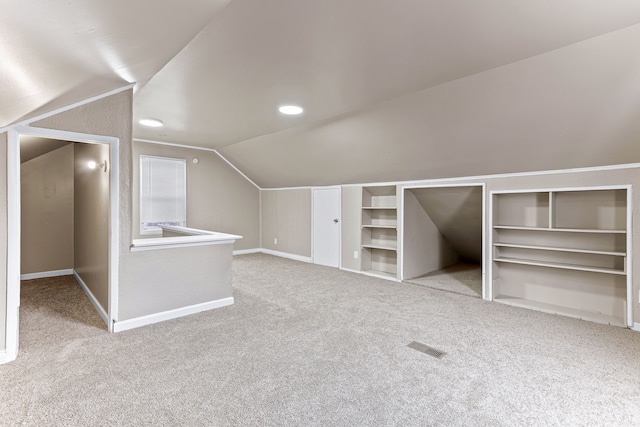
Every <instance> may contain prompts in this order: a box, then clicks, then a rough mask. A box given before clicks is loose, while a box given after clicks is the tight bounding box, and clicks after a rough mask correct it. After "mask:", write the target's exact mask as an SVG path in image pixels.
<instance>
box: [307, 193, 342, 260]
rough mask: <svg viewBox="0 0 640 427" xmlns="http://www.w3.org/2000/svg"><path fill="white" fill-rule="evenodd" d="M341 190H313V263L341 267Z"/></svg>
mask: <svg viewBox="0 0 640 427" xmlns="http://www.w3.org/2000/svg"><path fill="white" fill-rule="evenodd" d="M341 198H342V197H341V190H340V188H339V187H335V188H315V189H313V262H314V264H319V265H326V266H328V267H335V268H338V267H340V242H341V234H342V233H341V227H342V223H341V221H342V219H341V217H342V213H341V203H342V202H341Z"/></svg>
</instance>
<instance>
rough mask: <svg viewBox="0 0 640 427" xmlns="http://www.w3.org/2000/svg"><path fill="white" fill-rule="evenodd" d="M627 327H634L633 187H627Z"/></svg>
mask: <svg viewBox="0 0 640 427" xmlns="http://www.w3.org/2000/svg"><path fill="white" fill-rule="evenodd" d="M626 188H627V257H626V259H625V263H626V265H625V271H626V273H627V325H629V326H633V262H632V260H633V230H632V228H633V186H632V185H627V186H626Z"/></svg>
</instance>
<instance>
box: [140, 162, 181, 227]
mask: <svg viewBox="0 0 640 427" xmlns="http://www.w3.org/2000/svg"><path fill="white" fill-rule="evenodd" d="M186 174H187V168H186V161H185V160H184V159H170V158H165V157H154V156H140V221H141V223H142V229H143V230H145V229H148V228H151V227H155V226H157V225H178V226H186V222H187V186H186V181H187V180H186Z"/></svg>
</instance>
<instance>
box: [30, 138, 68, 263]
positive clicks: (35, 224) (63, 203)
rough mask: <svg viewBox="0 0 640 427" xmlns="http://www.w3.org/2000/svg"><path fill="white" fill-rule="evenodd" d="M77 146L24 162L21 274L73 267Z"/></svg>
mask: <svg viewBox="0 0 640 427" xmlns="http://www.w3.org/2000/svg"><path fill="white" fill-rule="evenodd" d="M73 146H74V144H68V145H66V146H64V147H62V148H59V149H57V150H54V151H51V152H49V153H46V154H44V155H42V156H39V157H36V158H34V159H32V160H29V161H27V162H24V163H22V164H21V165H20V203H21V227H20V231H21V236H20V237H21V240H20V273H21V274H29V273H40V272H45V271H55V270H67V269H72V268H73V266H74V265H73Z"/></svg>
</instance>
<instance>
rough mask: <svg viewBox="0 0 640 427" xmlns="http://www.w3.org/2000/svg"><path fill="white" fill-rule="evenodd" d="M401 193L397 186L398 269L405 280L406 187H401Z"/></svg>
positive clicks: (400, 276)
mask: <svg viewBox="0 0 640 427" xmlns="http://www.w3.org/2000/svg"><path fill="white" fill-rule="evenodd" d="M399 190H400V194H398V187H396V209H397V210H396V224H397V225H396V226H397V227H398V230H397V233H396V234H397V235H396V244H397V252H396V256H397V257H398V259H397V263H398V265H397V269H398V273H399V277H398V280H400V281H401V282H403V281H404V188H402V187H400V188H399Z"/></svg>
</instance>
